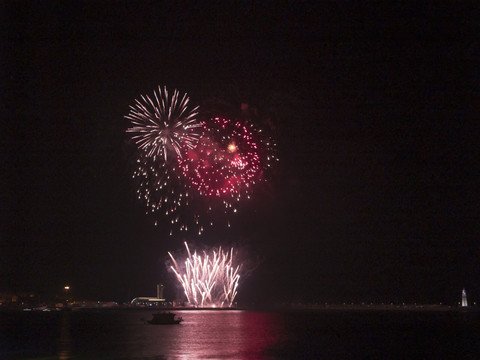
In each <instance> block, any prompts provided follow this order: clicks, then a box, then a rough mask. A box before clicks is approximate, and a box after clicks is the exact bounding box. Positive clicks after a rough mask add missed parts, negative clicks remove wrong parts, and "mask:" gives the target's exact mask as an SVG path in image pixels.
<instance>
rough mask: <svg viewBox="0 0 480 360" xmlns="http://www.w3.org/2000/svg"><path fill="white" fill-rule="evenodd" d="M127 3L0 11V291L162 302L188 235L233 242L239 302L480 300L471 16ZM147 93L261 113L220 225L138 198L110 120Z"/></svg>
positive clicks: (449, 10) (123, 144) (123, 140)
mask: <svg viewBox="0 0 480 360" xmlns="http://www.w3.org/2000/svg"><path fill="white" fill-rule="evenodd" d="M132 3H134V4H131V2H126V1H125V2H122V1H114V2H113V1H111V2H109V1H107V2H93V1H89V2H69V3H68V4H67V3H65V2H41V3H40V2H37V3H35V4H33V5H32V4H31V2H26V1H25V2H23V1H15V2H3V3H2V8H1V12H2V21H1V25H0V26H1V29H2V42H1V45H2V49H1V54H2V55H1V59H2V68H1V84H2V90H3V91H2V96H1V114H2V119H3V121H2V131H1V145H2V149H1V156H2V164H3V167H2V169H3V170H2V174H1V177H0V179H1V184H0V185H1V186H0V188H1V203H2V206H1V220H2V221H1V234H0V235H1V238H0V291H6V290H13V291H20V290H28V291H38V292H51V291H58V289H61V288H62V287H63V285H64V284H66V283H68V284H70V286H71V287H72V289H74V290H72V291H74V292H75V294H76V295H77V296H78V297H87V298H88V297H90V298H100V299H105V300H110V299H115V300H120V301H125V300H127V298H129V297H133V296H138V295H149V294H152V295H153V294H154V285H155V284H156V283H157V282H159V281H162V282H164V283H166V284H167V295H171V296H173V294H174V289H173V287H174V285H175V282H174V280H173V279H172V277H171V274H169V273H167V271H166V270H165V265H164V261H165V259H166V255H167V251H173V250H179V249H181V248H182V246H183V245H182V244H183V241H184V240H188V241H189V242H192V243H196V244H197V245H199V246H204V245H205V246H218V245H224V246H229V245H230V244H241V246H242V247H244V248H246V249H248V253H249V257H250V261H249V262H251V263H254V264H256V265H257V268H256V270H255V271H254V272H253V273H252V275H251V276H250V277H248V278H245V279H242V282H241V287H240V290H239V297H238V299H239V301H241V302H244V303H253V302H261V301H275V302H282V301H304V302H307V301H317V302H325V301H327V302H344V301H355V302H361V301H374V302H383V301H394V302H400V301H407V302H436V303H438V302H444V303H454V302H456V301H458V298H459V295H460V291H461V288H462V287H466V288H467V291H468V292H469V294H471V296H472V297H473V298H474V299H475V298H476V299H478V298H480V285H479V284H478V279H479V275H480V269H479V265H478V261H479V256H480V243H479V239H480V225H479V223H480V222H479V213H480V198H479V195H480V191H479V180H480V179H479V175H478V174H479V173H480V171H479V170H480V169H479V165H478V162H479V159H480V151H479V145H478V140H479V134H480V125H479V120H478V115H479V106H480V96H479V90H480V88H479V84H480V76H479V68H478V63H479V60H480V59H479V54H480V51H479V34H480V26H479V25H478V19H479V18H480V13H479V10H478V7H474V6H470V5H462V4H456V5H455V6H444V5H441V4H437V2H426V4H425V5H422V6H418V5H417V6H416V7H413V8H412V7H407V6H405V5H402V4H398V5H395V6H393V5H388V4H384V5H379V4H376V3H373V4H370V5H362V6H351V5H346V4H344V3H343V2H340V3H336V4H335V3H329V4H328V5H325V6H318V5H315V6H314V5H311V4H308V3H302V4H300V5H299V4H297V2H292V5H290V6H285V5H282V6H274V5H272V4H270V5H265V4H264V2H258V3H256V5H252V4H246V3H244V2H232V1H225V2H218V4H217V5H216V6H213V5H209V6H206V5H202V2H199V3H198V4H196V5H192V4H191V3H188V2H166V4H164V5H161V4H158V3H160V2H156V1H146V2H132ZM174 3H175V4H174ZM158 85H166V86H168V87H169V88H170V89H173V88H178V89H180V90H181V91H183V92H187V93H188V94H189V95H190V97H191V100H192V101H193V102H195V103H200V102H202V101H204V100H206V99H208V98H212V97H215V96H217V97H218V96H222V97H224V98H226V99H228V100H231V101H233V102H248V103H249V104H253V105H255V106H257V107H258V108H259V109H270V110H271V111H272V112H273V114H275V118H274V119H273V120H272V121H273V123H274V126H275V133H276V134H277V137H278V153H279V157H280V162H279V164H278V167H277V169H276V170H275V172H274V176H273V179H272V181H271V182H270V185H269V187H268V191H265V192H264V193H261V194H259V195H258V197H257V198H255V199H253V200H252V201H251V202H250V203H248V204H245V209H244V211H243V212H242V213H241V214H240V215H239V216H238V217H237V219H236V220H235V224H234V226H233V228H232V229H231V230H230V231H228V232H225V231H224V230H223V229H217V230H216V231H213V232H211V233H210V234H206V235H205V237H204V238H198V237H195V236H191V237H182V238H180V237H175V238H172V237H168V236H167V233H166V231H165V229H162V228H158V227H157V228H155V227H154V226H153V221H152V219H151V218H149V217H147V216H145V214H144V211H143V207H142V204H141V203H139V202H138V201H137V200H136V198H135V186H134V182H133V180H132V179H131V170H132V161H133V160H132V152H131V146H129V144H128V137H127V135H126V134H125V130H126V128H127V127H128V121H126V120H125V119H124V115H126V114H127V113H128V107H129V105H130V104H132V103H133V100H134V99H135V98H136V97H138V95H139V94H145V93H151V91H152V90H153V89H154V88H156V87H157V86H158ZM272 109H273V110H272ZM257 259H258V260H257Z"/></svg>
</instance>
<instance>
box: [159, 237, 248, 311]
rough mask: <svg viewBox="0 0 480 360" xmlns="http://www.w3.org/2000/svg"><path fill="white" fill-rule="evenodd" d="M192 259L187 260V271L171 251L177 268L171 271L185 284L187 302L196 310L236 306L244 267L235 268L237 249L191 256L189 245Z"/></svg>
mask: <svg viewBox="0 0 480 360" xmlns="http://www.w3.org/2000/svg"><path fill="white" fill-rule="evenodd" d="M185 247H186V249H187V253H188V258H187V259H186V260H185V269H184V272H182V270H180V267H179V266H178V263H177V261H176V260H175V258H174V257H173V255H172V254H171V253H170V252H169V253H168V255H170V258H171V259H172V261H173V264H174V266H171V269H172V270H173V272H174V273H175V275H176V276H177V279H178V281H179V282H180V283H181V284H182V286H183V289H184V291H185V295H186V296H187V301H188V302H189V303H190V304H192V305H194V306H196V307H232V304H233V301H234V299H235V296H236V295H237V287H238V281H239V279H240V274H239V270H240V265H237V266H234V265H233V248H232V249H231V250H230V252H224V251H222V248H221V247H219V248H218V250H213V251H212V254H211V255H208V254H207V253H206V252H205V251H204V252H203V256H202V255H198V254H197V252H196V251H195V252H194V253H193V255H192V254H191V253H190V249H189V248H188V245H187V243H186V242H185Z"/></svg>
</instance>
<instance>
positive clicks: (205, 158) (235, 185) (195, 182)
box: [179, 118, 263, 206]
mask: <svg viewBox="0 0 480 360" xmlns="http://www.w3.org/2000/svg"><path fill="white" fill-rule="evenodd" d="M203 131H204V133H203V136H202V137H201V138H200V140H199V142H198V144H197V146H196V147H195V148H193V149H190V150H189V151H188V152H187V156H186V158H185V159H181V160H180V161H179V163H180V168H181V169H182V170H183V174H184V176H185V177H186V178H187V179H188V180H189V181H190V183H191V184H192V186H193V187H194V188H195V189H197V191H198V193H199V194H200V195H202V196H205V197H217V198H220V199H222V200H223V201H224V203H225V205H226V206H229V204H231V202H233V201H240V199H241V198H242V197H247V198H248V197H250V193H251V191H252V188H253V186H254V185H255V183H256V182H258V181H260V180H262V178H263V169H262V162H261V159H260V155H259V140H258V139H256V136H255V130H254V129H253V128H252V127H251V126H250V125H248V124H246V123H242V122H240V121H232V120H229V119H225V118H212V119H210V120H208V121H204V122H203Z"/></svg>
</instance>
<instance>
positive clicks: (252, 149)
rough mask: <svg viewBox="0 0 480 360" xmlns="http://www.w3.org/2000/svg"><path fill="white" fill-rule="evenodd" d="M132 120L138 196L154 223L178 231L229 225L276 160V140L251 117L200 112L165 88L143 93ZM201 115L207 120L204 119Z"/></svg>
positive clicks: (132, 113) (184, 96)
mask: <svg viewBox="0 0 480 360" xmlns="http://www.w3.org/2000/svg"><path fill="white" fill-rule="evenodd" d="M140 99H141V100H136V101H135V105H133V106H130V112H129V114H128V115H127V116H125V117H126V118H127V119H128V120H130V121H131V124H132V127H130V128H129V129H127V132H128V133H130V134H132V140H133V141H134V142H135V144H136V146H137V150H138V151H137V169H136V170H135V171H134V174H133V177H134V178H135V179H136V180H137V184H138V188H137V193H138V197H139V198H140V199H142V200H143V201H144V202H145V204H146V212H147V213H155V215H156V218H155V223H157V221H158V220H159V219H160V218H162V217H164V218H168V220H169V222H170V224H171V227H170V234H173V231H174V230H180V231H187V230H193V231H195V232H197V233H198V234H199V235H200V234H202V233H203V232H204V230H205V227H206V226H213V225H214V224H215V223H222V224H224V225H226V226H230V216H231V215H232V214H234V213H236V212H237V210H238V207H239V204H240V202H242V201H244V199H250V198H251V196H252V194H253V192H254V189H255V188H256V187H257V184H258V183H261V182H262V181H264V180H265V176H264V174H265V171H266V170H267V169H269V168H270V166H271V163H272V162H273V161H274V160H276V157H275V156H274V155H273V154H274V147H275V144H274V142H273V141H272V140H271V139H270V138H269V137H267V136H265V135H264V134H263V133H262V131H261V130H259V129H256V128H255V127H254V126H253V125H252V124H251V123H250V121H249V120H248V118H246V117H239V118H233V119H231V118H225V117H205V116H202V115H201V114H200V115H199V108H198V107H195V108H193V109H191V110H189V108H188V103H189V98H188V97H187V95H186V94H185V95H183V96H180V95H179V92H178V91H177V90H175V91H174V92H173V95H172V96H171V97H169V94H168V91H167V89H166V88H165V87H164V88H163V91H162V89H161V88H160V87H159V88H158V91H154V92H153V96H152V97H150V96H148V95H142V96H141V97H140ZM197 117H201V118H202V120H199V119H198V118H197Z"/></svg>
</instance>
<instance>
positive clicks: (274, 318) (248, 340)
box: [241, 312, 286, 359]
mask: <svg viewBox="0 0 480 360" xmlns="http://www.w3.org/2000/svg"><path fill="white" fill-rule="evenodd" d="M242 315H243V316H242V317H241V319H242V337H243V349H241V354H243V355H244V356H242V358H244V359H252V358H259V357H261V356H262V355H265V352H268V350H269V349H271V348H272V347H274V346H276V345H277V344H279V343H281V342H282V341H283V340H284V339H285V336H286V335H285V328H284V324H283V321H282V318H281V317H280V316H279V315H278V314H274V313H263V312H244V313H242Z"/></svg>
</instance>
